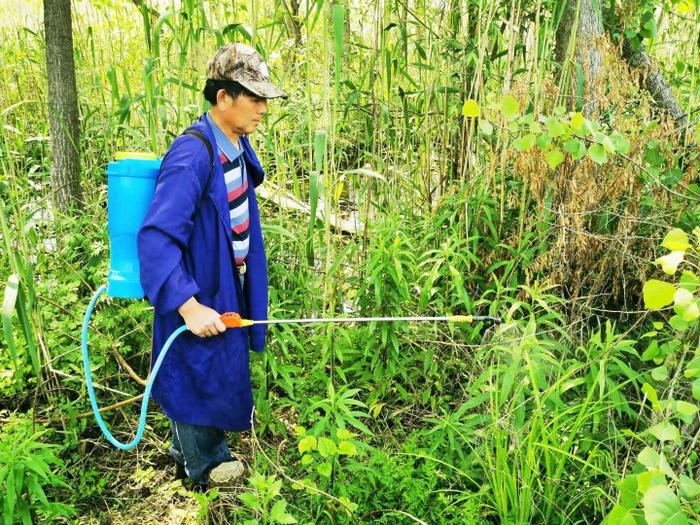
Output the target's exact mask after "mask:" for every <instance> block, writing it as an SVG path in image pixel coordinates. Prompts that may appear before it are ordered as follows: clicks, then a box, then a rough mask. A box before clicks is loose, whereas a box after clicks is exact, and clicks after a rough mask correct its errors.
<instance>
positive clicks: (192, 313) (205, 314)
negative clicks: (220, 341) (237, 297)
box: [177, 297, 226, 337]
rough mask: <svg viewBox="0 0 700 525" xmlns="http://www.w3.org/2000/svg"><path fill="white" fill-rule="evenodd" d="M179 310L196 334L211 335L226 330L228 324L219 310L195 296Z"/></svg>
mask: <svg viewBox="0 0 700 525" xmlns="http://www.w3.org/2000/svg"><path fill="white" fill-rule="evenodd" d="M177 311H178V312H179V313H180V315H181V316H182V318H183V319H184V320H185V324H186V325H187V328H188V329H189V330H190V332H192V333H193V334H194V335H197V336H199V337H211V336H214V335H218V334H221V333H223V332H225V331H226V325H225V324H224V323H223V321H222V320H221V316H220V315H219V314H218V313H217V311H216V310H214V309H212V308H209V307H208V306H204V305H203V304H201V303H200V302H199V301H197V299H195V298H194V297H190V298H189V299H188V300H187V301H186V302H185V303H184V304H183V305H182V306H180V308H178V309H177Z"/></svg>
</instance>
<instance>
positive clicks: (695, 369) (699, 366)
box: [683, 355, 700, 379]
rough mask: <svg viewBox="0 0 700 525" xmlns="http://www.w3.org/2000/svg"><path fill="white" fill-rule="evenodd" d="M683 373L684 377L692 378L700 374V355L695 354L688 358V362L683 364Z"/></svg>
mask: <svg viewBox="0 0 700 525" xmlns="http://www.w3.org/2000/svg"><path fill="white" fill-rule="evenodd" d="M683 375H684V376H685V378H686V379H693V378H694V377H698V375H700V355H696V356H695V357H693V359H691V360H690V363H688V364H687V365H685V370H684V371H683Z"/></svg>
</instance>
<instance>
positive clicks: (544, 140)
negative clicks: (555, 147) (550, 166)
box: [535, 134, 552, 149]
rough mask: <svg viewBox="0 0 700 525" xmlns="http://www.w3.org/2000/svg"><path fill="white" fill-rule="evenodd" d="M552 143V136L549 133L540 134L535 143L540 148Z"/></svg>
mask: <svg viewBox="0 0 700 525" xmlns="http://www.w3.org/2000/svg"><path fill="white" fill-rule="evenodd" d="M551 143H552V137H550V136H549V135H544V134H543V135H538V136H537V140H536V141H535V144H537V147H538V148H541V149H544V148H546V147H547V146H549V145H550V144H551Z"/></svg>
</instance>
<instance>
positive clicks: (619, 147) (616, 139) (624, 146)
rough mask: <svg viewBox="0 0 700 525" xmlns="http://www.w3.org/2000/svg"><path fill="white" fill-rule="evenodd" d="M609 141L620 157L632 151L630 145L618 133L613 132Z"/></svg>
mask: <svg viewBox="0 0 700 525" xmlns="http://www.w3.org/2000/svg"><path fill="white" fill-rule="evenodd" d="M610 140H611V141H612V143H613V146H615V151H616V152H617V153H619V154H620V155H627V154H628V153H629V152H630V150H631V149H632V145H631V144H630V143H629V141H628V140H627V139H626V138H625V137H623V136H622V134H621V133H620V132H619V131H613V132H612V135H610Z"/></svg>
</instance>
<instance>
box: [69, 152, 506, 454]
mask: <svg viewBox="0 0 700 525" xmlns="http://www.w3.org/2000/svg"><path fill="white" fill-rule="evenodd" d="M159 170H160V159H157V158H156V157H155V155H153V154H148V153H118V154H117V155H116V161H115V162H110V163H109V164H108V165H107V222H108V230H109V240H110V271H109V278H108V283H107V285H106V286H101V287H100V288H99V289H98V290H97V291H96V292H95V295H93V297H92V299H91V301H90V304H89V305H88V308H87V310H86V312H85V317H84V319H83V329H82V339H81V344H82V353H83V367H84V371H85V383H86V385H87V391H88V396H89V398H90V405H91V406H92V411H93V413H94V414H95V419H96V420H97V424H98V425H99V427H100V429H101V430H102V432H103V433H104V435H105V437H106V438H107V440H108V441H109V442H110V443H111V444H112V445H114V446H115V447H117V448H119V449H121V450H129V449H131V448H133V447H135V446H136V445H137V444H138V442H139V441H140V440H141V437H142V436H143V432H144V429H145V427H146V413H147V410H148V400H149V398H150V395H151V389H152V388H153V383H154V380H155V378H156V376H157V374H158V370H159V369H160V366H161V364H162V362H163V359H165V356H166V355H167V353H168V350H169V349H170V346H171V345H172V343H173V341H174V340H175V339H176V338H177V337H178V336H179V335H180V334H181V333H182V332H184V331H186V330H187V326H186V325H183V326H181V327H179V328H178V329H176V330H175V331H174V332H173V333H172V334H171V335H170V337H168V339H167V341H166V342H165V344H164V345H163V348H162V350H161V352H160V354H159V355H158V359H156V361H155V363H154V364H153V368H152V370H151V373H150V375H149V377H148V381H147V383H146V388H145V390H144V395H143V401H142V402H141V415H140V418H139V426H138V430H137V431H136V436H135V437H134V439H133V440H131V441H130V442H129V443H122V442H120V441H118V440H117V439H116V438H115V437H114V436H113V435H112V434H111V433H110V431H109V429H108V428H107V425H106V424H105V422H104V420H103V419H102V416H101V414H100V409H99V407H98V406H97V398H96V396H95V389H94V386H93V381H92V372H91V370H90V357H89V354H88V330H89V327H90V318H91V317H92V312H93V310H94V308H95V305H96V304H97V300H98V299H99V298H100V296H101V295H102V294H104V293H105V292H106V293H107V294H108V295H109V296H110V297H115V298H123V299H143V297H144V295H145V294H144V291H143V288H142V287H141V280H140V268H139V258H138V249H137V244H136V237H137V235H138V231H139V229H140V228H141V224H142V223H143V220H144V218H145V216H146V212H147V211H148V208H149V206H150V203H151V201H152V199H153V194H154V193H155V185H156V178H157V176H158V172H159ZM125 203H128V206H126V205H125ZM221 321H222V322H223V323H224V325H225V326H226V328H232V329H236V328H245V327H247V326H253V325H257V324H266V325H276V324H318V323H369V322H396V321H399V322H421V321H423V322H449V323H476V322H491V323H493V324H496V325H498V324H501V319H500V318H499V317H490V316H472V315H447V316H435V317H429V316H428V317H412V316H409V317H327V318H308V319H267V320H255V319H243V318H241V316H240V315H239V314H238V313H236V312H226V313H223V314H221Z"/></svg>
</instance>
